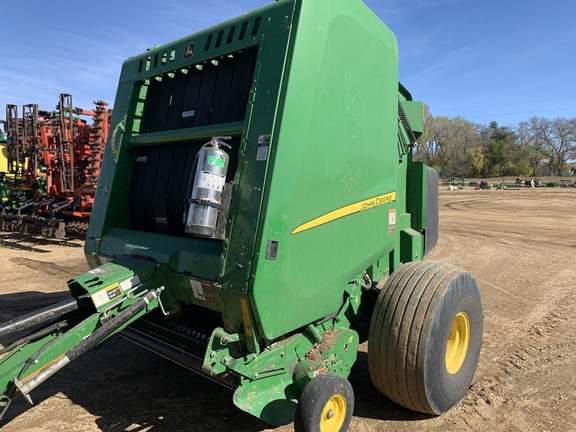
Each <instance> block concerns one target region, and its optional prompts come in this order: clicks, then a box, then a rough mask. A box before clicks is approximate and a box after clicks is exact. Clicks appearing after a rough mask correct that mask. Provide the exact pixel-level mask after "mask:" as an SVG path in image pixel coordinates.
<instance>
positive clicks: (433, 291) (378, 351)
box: [368, 261, 483, 414]
mask: <svg viewBox="0 0 576 432" xmlns="http://www.w3.org/2000/svg"><path fill="white" fill-rule="evenodd" d="M482 324H483V321H482V302H481V298H480V290H479V288H478V284H477V283H476V280H475V279H474V277H473V276H472V275H471V274H470V273H467V272H464V271H462V270H460V269H458V268H456V267H454V266H451V265H448V264H444V263H440V262H431V261H430V262H412V263H407V264H403V265H401V266H400V267H399V268H398V269H397V270H396V271H395V272H394V273H392V275H391V276H390V278H389V279H388V280H387V281H386V284H385V285H384V287H383V288H382V291H381V292H380V294H379V296H378V300H377V302H376V305H375V307H374V312H373V314H372V320H371V322H370V333H369V339H368V344H369V346H368V365H369V369H370V376H371V378H372V381H373V383H374V385H375V386H376V387H377V388H378V389H379V390H380V391H381V392H382V393H384V395H386V396H387V397H388V398H390V399H391V400H393V401H394V402H396V403H398V404H399V405H402V406H404V407H406V408H408V409H411V410H414V411H419V412H423V413H429V414H441V413H443V412H444V411H447V410H448V409H450V408H451V407H452V406H454V405H455V404H456V403H457V402H458V401H459V400H460V399H461V398H462V397H463V396H464V394H465V393H466V391H467V390H468V388H469V387H470V384H471V382H472V379H473V377H474V373H475V372H476V367H477V365H478V358H479V356H480V347H481V344H482Z"/></svg>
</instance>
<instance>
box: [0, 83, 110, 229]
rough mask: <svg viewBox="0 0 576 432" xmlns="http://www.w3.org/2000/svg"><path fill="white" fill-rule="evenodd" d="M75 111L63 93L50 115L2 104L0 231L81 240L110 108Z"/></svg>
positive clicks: (98, 105) (104, 105) (34, 108)
mask: <svg viewBox="0 0 576 432" xmlns="http://www.w3.org/2000/svg"><path fill="white" fill-rule="evenodd" d="M94 104H95V107H94V109H93V110H91V111H87V110H83V109H81V108H74V107H73V105H72V96H71V95H68V94H61V95H60V99H59V101H58V105H57V106H56V110H54V111H43V110H39V109H38V105H36V104H28V105H24V106H23V108H22V116H21V117H20V116H19V115H18V107H17V106H16V105H7V106H6V120H5V122H4V129H5V135H6V150H7V151H6V153H7V172H6V173H1V174H0V184H2V183H3V185H4V186H3V190H4V192H3V197H2V215H1V224H0V227H1V229H2V230H6V231H19V232H25V233H34V234H42V235H45V236H52V235H53V236H55V237H58V238H62V237H65V236H69V235H71V236H74V235H76V236H77V235H80V236H82V235H83V234H84V233H85V231H86V229H87V227H88V220H89V218H90V214H91V210H92V204H93V202H94V194H95V192H96V184H97V182H98V175H99V174H100V161H101V158H102V153H103V151H104V145H105V143H106V138H107V136H108V129H109V124H110V115H111V110H109V109H108V108H107V105H108V104H107V103H106V102H103V101H96V102H94Z"/></svg>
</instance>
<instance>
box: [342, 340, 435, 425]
mask: <svg viewBox="0 0 576 432" xmlns="http://www.w3.org/2000/svg"><path fill="white" fill-rule="evenodd" d="M348 380H349V381H350V384H352V387H353V388H354V399H355V402H354V416H356V417H362V418H370V419H375V420H382V421H387V420H388V421H419V420H426V419H432V418H435V416H433V415H429V414H422V413H418V412H414V411H411V410H409V409H406V408H404V407H402V406H400V405H397V404H395V403H394V402H392V401H391V400H390V399H388V398H387V397H386V396H384V395H383V394H382V393H380V391H379V390H378V389H377V388H376V387H374V384H372V379H371V378H370V372H369V370H368V353H367V352H364V351H359V352H358V359H357V360H356V363H354V366H353V367H352V372H351V373H350V376H349V377H348Z"/></svg>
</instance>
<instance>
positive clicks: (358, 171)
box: [252, 0, 405, 339]
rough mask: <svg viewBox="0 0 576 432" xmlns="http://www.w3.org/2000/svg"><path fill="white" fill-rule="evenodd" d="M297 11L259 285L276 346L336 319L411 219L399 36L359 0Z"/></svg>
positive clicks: (263, 322)
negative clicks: (404, 220) (403, 169)
mask: <svg viewBox="0 0 576 432" xmlns="http://www.w3.org/2000/svg"><path fill="white" fill-rule="evenodd" d="M297 5H298V7H297V12H296V18H295V23H294V26H295V27H296V31H295V32H294V31H293V32H292V35H293V37H292V39H291V46H290V47H289V52H288V59H287V68H286V76H285V81H284V86H283V91H282V96H281V102H280V108H279V113H278V119H277V121H276V128H275V129H274V131H273V135H272V137H271V142H272V144H271V146H272V149H273V151H272V152H271V154H270V157H271V161H270V167H269V175H268V180H267V185H266V194H265V204H264V208H265V213H264V214H263V224H262V229H261V231H260V236H259V238H258V241H259V250H258V255H257V260H255V261H256V263H255V265H254V279H253V283H252V296H253V297H252V301H253V306H254V308H255V313H256V319H257V321H258V324H259V326H260V329H261V331H263V333H264V336H265V337H266V338H269V339H273V338H275V337H278V336H280V335H283V334H286V333H288V332H290V331H292V330H294V329H296V328H298V327H300V326H302V325H305V324H307V323H309V322H312V321H314V320H317V319H319V318H322V317H323V316H325V315H328V314H330V313H332V312H334V311H336V310H337V309H338V308H339V306H340V304H341V301H342V296H343V291H344V289H345V287H346V284H347V283H348V282H349V281H350V280H352V279H353V278H354V277H356V276H357V275H358V274H360V273H361V272H362V271H363V270H365V269H366V268H368V267H369V266H370V265H372V264H373V263H375V262H376V261H377V260H378V259H380V258H381V257H383V256H386V254H387V253H388V252H390V251H391V250H392V249H393V248H394V247H395V245H396V243H397V236H396V231H392V230H391V227H390V226H389V222H390V221H391V218H392V217H393V216H395V213H396V212H397V211H398V212H403V211H405V203H404V200H403V197H404V191H403V188H405V178H404V177H403V176H402V175H399V160H400V159H401V158H402V155H401V154H400V153H399V152H398V146H397V130H398V124H397V104H398V59H397V43H396V39H395V37H394V35H393V34H392V32H391V31H390V30H389V29H388V28H387V27H385V26H384V25H383V23H382V22H381V21H380V20H379V19H378V18H377V17H376V16H375V15H374V14H373V13H372V12H371V11H370V10H369V9H368V8H367V7H366V6H365V5H364V4H363V3H362V2H361V1H349V0H346V1H344V0H338V1H324V0H323V1H318V0H314V1H312V0H304V1H301V2H298V3H297ZM393 213H394V214H393ZM322 216H324V219H317V218H321V217H322ZM327 221H328V222H327ZM307 222H311V224H309V225H304V224H306V223H307ZM318 222H326V223H321V224H319V225H318V226H315V227H311V226H313V225H316V223H318ZM299 227H300V228H299ZM307 228H308V229H307ZM393 228H394V229H395V227H393ZM267 254H268V257H267Z"/></svg>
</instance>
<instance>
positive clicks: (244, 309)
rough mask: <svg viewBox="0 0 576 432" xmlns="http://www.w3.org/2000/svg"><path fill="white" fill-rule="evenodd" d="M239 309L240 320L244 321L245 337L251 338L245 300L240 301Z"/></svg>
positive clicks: (251, 333)
mask: <svg viewBox="0 0 576 432" xmlns="http://www.w3.org/2000/svg"><path fill="white" fill-rule="evenodd" d="M240 308H241V309H242V320H243V321H244V332H246V336H248V337H252V335H253V334H254V333H253V332H252V323H251V322H250V310H249V309H248V302H247V301H246V299H243V298H241V299H240Z"/></svg>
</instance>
